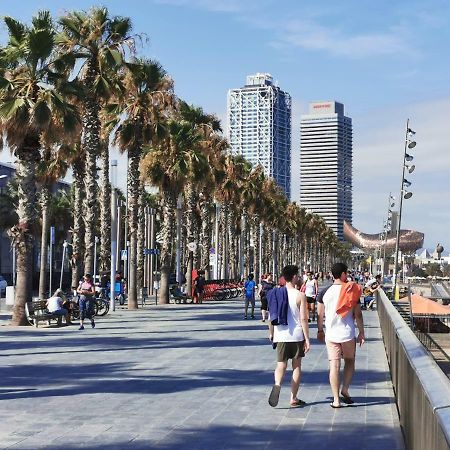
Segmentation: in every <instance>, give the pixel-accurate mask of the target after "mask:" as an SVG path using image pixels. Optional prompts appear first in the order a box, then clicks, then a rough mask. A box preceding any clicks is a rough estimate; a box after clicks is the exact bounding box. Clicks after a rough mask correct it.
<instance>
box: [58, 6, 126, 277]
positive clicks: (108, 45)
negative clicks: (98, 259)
mask: <svg viewBox="0 0 450 450" xmlns="http://www.w3.org/2000/svg"><path fill="white" fill-rule="evenodd" d="M59 22H60V24H61V26H62V32H61V33H60V34H59V35H58V44H59V50H60V52H61V53H62V56H61V57H60V60H61V61H62V62H63V63H70V64H72V67H73V68H76V69H77V70H79V71H78V73H77V74H76V75H77V78H78V79H79V81H80V82H81V84H82V85H83V87H84V98H83V114H82V122H83V131H82V134H81V151H82V152H83V153H84V154H85V158H86V159H85V175H84V182H85V199H84V208H83V218H84V226H85V242H84V244H85V258H84V269H85V272H90V273H92V269H93V266H94V238H95V224H96V216H97V214H96V211H97V209H98V198H97V182H96V179H97V157H98V156H99V155H100V152H101V136H100V132H101V124H100V118H99V114H100V108H101V105H102V102H103V101H104V100H105V99H107V98H109V97H110V96H111V95H112V94H113V93H114V92H117V90H120V85H119V84H118V80H117V77H116V73H117V70H118V69H120V68H121V67H122V66H123V61H124V57H125V54H126V51H127V50H130V51H131V52H133V51H134V38H133V37H132V36H131V35H130V32H131V21H130V19H128V18H123V17H118V16H116V17H110V16H109V13H108V10H107V9H106V8H92V9H91V10H90V11H89V12H85V11H76V12H70V13H68V14H67V15H66V16H64V17H62V18H61V19H60V20H59ZM76 62H78V64H75V63H76ZM80 62H81V63H80ZM103 166H104V167H103V171H104V173H106V172H107V171H108V170H109V163H108V160H107V157H106V155H105V154H103ZM105 194H107V192H106V191H105ZM102 202H103V203H108V204H109V203H110V202H109V200H108V199H106V198H104V199H102Z"/></svg>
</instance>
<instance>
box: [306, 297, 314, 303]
mask: <svg viewBox="0 0 450 450" xmlns="http://www.w3.org/2000/svg"><path fill="white" fill-rule="evenodd" d="M306 301H307V302H308V303H316V299H315V297H306Z"/></svg>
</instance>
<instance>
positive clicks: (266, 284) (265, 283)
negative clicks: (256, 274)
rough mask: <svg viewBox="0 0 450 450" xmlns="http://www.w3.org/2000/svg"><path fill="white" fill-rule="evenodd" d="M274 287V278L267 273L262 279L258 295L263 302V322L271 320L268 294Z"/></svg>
mask: <svg viewBox="0 0 450 450" xmlns="http://www.w3.org/2000/svg"><path fill="white" fill-rule="evenodd" d="M274 287H275V283H274V282H273V276H272V274H271V273H267V274H265V275H263V276H262V277H261V284H260V285H259V287H258V295H259V298H260V300H261V317H262V321H263V322H265V321H266V320H267V319H268V318H269V313H268V307H267V294H268V292H269V291H270V290H271V289H273V288H274Z"/></svg>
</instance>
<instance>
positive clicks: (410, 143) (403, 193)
mask: <svg viewBox="0 0 450 450" xmlns="http://www.w3.org/2000/svg"><path fill="white" fill-rule="evenodd" d="M405 134H406V135H405V150H404V154H403V166H402V178H401V180H402V182H401V188H400V204H399V209H398V223H397V239H396V242H395V260H394V274H393V279H394V285H393V290H392V292H393V295H394V299H395V300H398V299H399V289H398V288H399V285H398V254H399V247H400V229H401V224H402V209H403V199H405V200H408V199H409V198H411V197H412V195H413V194H412V192H409V191H408V190H406V188H407V187H409V186H411V182H409V181H408V180H407V179H405V171H406V170H408V172H409V173H412V172H413V171H414V169H415V166H409V165H407V164H406V161H408V162H409V161H412V160H413V159H414V157H413V156H412V155H409V154H408V153H406V151H407V149H413V148H414V147H415V146H416V145H417V144H416V141H414V140H413V139H412V136H414V135H415V134H416V132H415V131H413V130H412V129H411V128H409V119H408V120H407V121H406V133H405Z"/></svg>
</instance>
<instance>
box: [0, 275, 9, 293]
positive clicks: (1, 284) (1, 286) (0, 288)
mask: <svg viewBox="0 0 450 450" xmlns="http://www.w3.org/2000/svg"><path fill="white" fill-rule="evenodd" d="M6 286H8V283H7V282H6V280H5V279H4V278H3V277H2V276H1V275H0V297H4V296H5V295H6Z"/></svg>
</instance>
